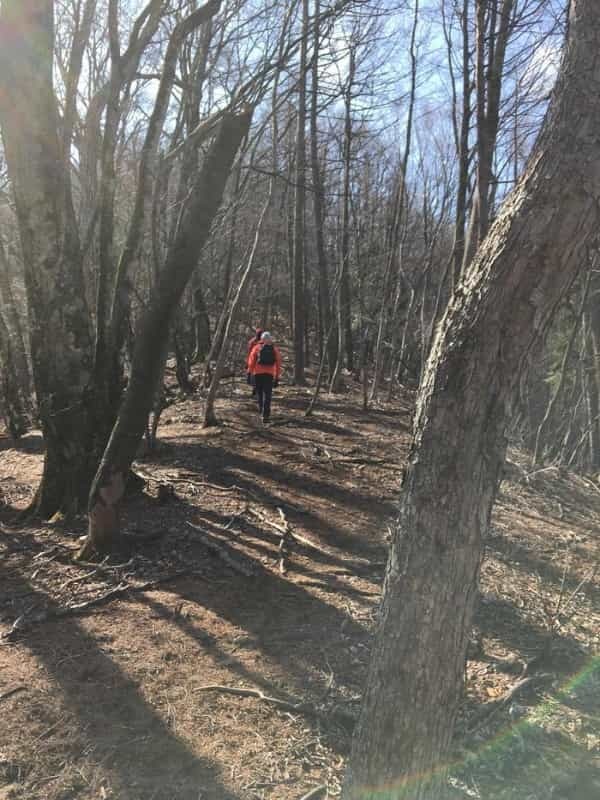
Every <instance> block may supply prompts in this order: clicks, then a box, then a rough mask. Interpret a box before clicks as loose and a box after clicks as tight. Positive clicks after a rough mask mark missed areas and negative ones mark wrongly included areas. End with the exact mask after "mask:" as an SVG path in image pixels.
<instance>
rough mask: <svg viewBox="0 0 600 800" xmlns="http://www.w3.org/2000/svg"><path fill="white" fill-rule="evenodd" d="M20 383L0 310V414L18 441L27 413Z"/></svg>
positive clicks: (7, 331)
mask: <svg viewBox="0 0 600 800" xmlns="http://www.w3.org/2000/svg"><path fill="white" fill-rule="evenodd" d="M20 383H21V382H20V380H19V377H18V374H17V369H16V366H15V359H14V352H13V346H12V341H11V336H10V332H9V330H8V328H7V327H6V325H5V324H4V319H3V318H2V311H1V310H0V413H1V414H2V416H3V417H4V421H5V423H6V427H7V428H8V432H9V433H10V435H11V436H12V438H13V439H18V438H19V436H22V435H23V434H24V433H25V431H26V430H27V413H26V410H25V404H24V402H23V394H22V389H21V385H20Z"/></svg>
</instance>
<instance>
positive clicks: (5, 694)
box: [0, 686, 27, 703]
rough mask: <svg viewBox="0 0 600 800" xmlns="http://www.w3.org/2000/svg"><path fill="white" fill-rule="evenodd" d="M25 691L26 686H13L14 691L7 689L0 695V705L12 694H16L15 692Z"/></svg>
mask: <svg viewBox="0 0 600 800" xmlns="http://www.w3.org/2000/svg"><path fill="white" fill-rule="evenodd" d="M25 691H27V687H26V686H15V688H14V689H9V690H8V691H7V692H3V693H2V694H0V703H1V702H2V701H3V700H8V698H9V697H12V696H13V694H17V692H25Z"/></svg>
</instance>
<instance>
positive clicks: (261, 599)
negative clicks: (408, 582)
mask: <svg viewBox="0 0 600 800" xmlns="http://www.w3.org/2000/svg"><path fill="white" fill-rule="evenodd" d="M173 591H174V592H176V593H177V594H178V595H179V597H180V598H181V600H182V601H185V602H189V603H194V604H197V605H199V606H201V607H203V608H205V609H208V610H210V611H211V612H212V613H214V614H216V615H218V616H219V617H220V618H221V619H224V620H227V621H228V622H229V623H230V624H231V625H234V626H235V627H237V628H240V629H242V630H244V631H245V632H246V633H247V634H248V635H249V636H251V638H252V640H253V642H254V643H255V647H256V648H257V649H258V650H260V652H261V653H262V654H263V655H264V656H266V657H267V658H268V659H269V660H270V661H271V662H272V663H273V664H277V665H278V666H279V667H280V668H281V669H282V670H283V671H284V672H285V674H286V676H287V677H288V678H289V681H290V682H291V683H292V685H293V691H294V692H298V693H300V694H301V695H303V696H305V697H307V698H308V699H314V694H315V692H317V693H318V691H320V690H322V688H323V687H322V685H321V686H317V685H316V679H315V675H316V673H319V674H322V675H323V676H326V675H327V673H328V671H329V667H328V664H329V666H330V667H331V669H332V670H333V673H334V676H335V683H336V686H337V687H345V688H346V689H352V690H356V688H357V687H358V686H360V685H362V681H363V680H364V677H365V673H366V667H367V655H368V653H367V645H368V642H369V641H370V633H369V631H368V629H367V627H366V624H361V623H359V622H358V621H357V620H356V619H355V618H354V617H353V616H352V615H351V614H349V613H346V612H344V611H342V610H341V609H339V608H336V607H335V606H333V605H330V604H329V603H326V602H324V601H323V600H322V599H320V598H319V597H316V596H315V595H314V594H312V593H310V592H307V591H306V589H305V588H303V587H302V586H299V585H298V584H296V583H293V582H291V581H289V580H285V579H283V578H281V577H279V576H278V575H276V574H275V573H272V572H270V571H269V570H265V569H263V570H262V571H261V572H260V573H259V574H257V575H256V576H254V577H249V578H246V577H242V576H235V577H232V578H231V581H230V582H229V584H228V587H227V591H214V587H211V586H210V584H203V583H201V582H199V581H194V580H191V579H186V578H182V579H181V580H180V581H178V582H177V584H176V585H175V586H174V587H173ZM354 602H356V601H354ZM359 602H360V601H359ZM360 613H361V614H362V613H364V616H365V620H366V618H367V617H368V616H369V615H370V609H365V610H364V612H363V611H361V612H360ZM369 621H370V619H369ZM351 647H352V651H351ZM357 648H358V650H360V651H361V657H360V658H357V657H356V655H355V654H356V652H357ZM363 651H364V652H363Z"/></svg>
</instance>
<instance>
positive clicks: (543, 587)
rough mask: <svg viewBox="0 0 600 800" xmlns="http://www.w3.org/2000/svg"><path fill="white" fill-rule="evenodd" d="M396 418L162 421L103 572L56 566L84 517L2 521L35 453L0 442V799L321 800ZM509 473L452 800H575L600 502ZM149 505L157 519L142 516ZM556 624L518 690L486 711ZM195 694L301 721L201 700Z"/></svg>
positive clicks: (366, 594)
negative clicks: (246, 692) (550, 643)
mask: <svg viewBox="0 0 600 800" xmlns="http://www.w3.org/2000/svg"><path fill="white" fill-rule="evenodd" d="M411 402H412V401H411V397H410V396H408V395H407V396H406V397H404V398H403V399H402V400H401V401H400V402H398V403H396V404H394V405H393V406H389V407H385V408H384V407H382V408H377V409H374V410H372V411H369V412H368V413H366V414H364V413H363V412H362V411H361V409H360V401H359V398H358V395H356V396H354V395H345V396H343V397H342V398H331V397H327V398H325V399H324V401H323V403H322V404H321V405H320V407H319V410H318V412H317V413H316V414H315V416H314V417H312V418H309V419H307V418H305V417H304V415H303V412H302V409H303V408H304V407H305V406H306V404H307V396H306V395H304V394H303V393H302V391H301V390H296V389H292V388H283V389H282V390H281V391H280V392H279V393H278V397H277V399H276V403H275V407H274V417H273V422H272V424H271V425H270V426H269V427H268V428H263V427H262V426H261V425H260V424H259V421H258V419H257V417H256V415H255V413H254V409H253V407H252V404H251V400H250V398H249V397H248V396H247V390H246V388H245V387H243V388H235V387H233V388H232V391H231V393H230V396H229V397H228V398H227V399H226V400H224V401H221V402H220V403H219V406H218V411H219V413H220V414H221V415H222V419H223V423H224V424H223V425H222V426H221V427H220V428H216V429H210V430H209V431H207V432H204V431H202V430H200V428H199V419H200V418H201V415H200V401H199V400H185V401H182V402H178V403H176V404H174V405H172V406H171V407H169V408H168V409H167V410H166V411H165V413H164V415H163V421H162V425H161V428H160V431H159V437H160V444H159V447H158V449H157V451H156V452H155V453H154V454H152V455H146V456H143V457H141V458H140V459H139V461H138V463H137V468H138V471H139V473H140V474H141V475H143V477H144V478H145V479H146V481H147V489H146V492H145V494H144V495H142V496H139V497H137V498H135V499H133V500H131V501H130V502H129V503H128V505H127V509H126V515H125V517H126V525H125V532H126V535H127V537H128V539H127V540H128V541H130V542H131V545H132V547H131V556H130V557H125V558H124V560H123V562H122V563H121V564H109V563H104V564H101V565H75V564H73V562H72V560H71V556H72V553H73V551H74V549H75V548H76V547H77V540H78V537H79V536H81V535H82V534H83V532H84V520H83V519H81V520H76V521H75V522H68V523H63V524H61V523H60V522H58V523H57V524H54V525H51V524H44V525H42V524H35V525H29V526H23V525H20V526H15V525H14V524H12V523H11V522H10V520H11V511H12V510H13V509H14V508H17V507H23V506H24V505H26V503H27V500H28V498H30V497H31V495H32V493H33V491H34V489H35V485H36V481H37V479H38V477H39V472H40V467H41V452H40V448H41V440H40V438H39V436H36V435H30V436H28V437H26V438H25V439H24V440H23V442H21V443H20V444H19V447H18V448H14V447H12V446H11V444H10V443H9V442H8V441H7V440H6V439H4V440H1V439H0V486H1V489H2V498H3V502H4V507H3V511H2V516H1V517H0V519H2V520H4V522H3V523H2V528H1V529H0V634H4V638H3V639H2V640H1V643H0V705H1V708H0V711H1V712H3V716H4V723H3V725H2V728H1V730H0V800H9V798H10V800H25V799H26V800H38V799H39V800H42V798H44V800H67V799H68V798H81V799H82V800H92V798H93V800H98V798H111V797H113V798H119V800H200V799H202V800H209V799H211V800H255V799H258V798H277V799H278V800H296V799H297V798H299V797H301V796H302V794H303V793H304V792H306V791H307V790H308V789H309V788H311V787H313V786H316V785H318V784H322V783H325V784H327V785H328V789H329V796H331V797H335V796H337V795H338V793H339V787H340V780H341V776H342V774H343V767H344V759H345V757H346V756H347V753H348V747H349V743H350V736H351V727H352V719H353V717H354V716H355V714H356V711H357V708H358V703H357V701H358V700H359V697H360V692H361V686H362V684H363V681H364V678H365V674H366V668H367V662H368V652H369V642H370V635H371V631H372V627H373V623H374V621H375V618H376V613H377V602H378V598H379V592H380V586H381V579H382V576H383V571H384V565H385V555H386V539H387V537H388V530H389V526H390V525H391V523H392V520H393V517H394V514H395V508H396V506H395V503H396V500H397V496H398V487H399V481H400V476H401V469H402V465H403V461H404V459H405V457H406V453H407V447H408V444H409V431H410V417H411ZM509 466H510V468H509V470H508V472H507V479H506V480H505V481H504V482H503V484H502V491H501V494H500V498H499V502H498V504H497V508H496V511H495V514H494V525H493V530H492V532H491V535H490V539H489V543H488V555H487V558H486V561H485V563H484V566H483V585H482V602H481V604H480V611H479V614H478V620H477V626H478V627H477V631H476V633H475V635H474V640H473V653H472V660H470V661H469V665H468V680H467V694H466V697H465V703H464V708H463V714H462V717H461V720H460V722H459V730H458V732H457V745H456V758H457V764H458V766H457V769H456V774H455V777H454V779H453V780H454V785H455V788H456V793H457V797H467V796H480V797H482V798H491V797H494V798H496V797H497V798H509V797H510V798H512V797H517V796H518V797H531V798H538V797H539V798H540V800H541V799H542V798H544V800H546V798H548V797H565V798H568V797H571V796H572V797H576V796H577V795H575V794H572V795H571V794H569V792H570V791H571V788H570V787H571V784H572V783H573V779H574V778H577V781H576V783H578V785H579V786H587V785H588V784H589V786H590V787H592V789H593V787H594V786H595V784H594V781H595V779H596V776H597V772H596V770H597V769H598V763H597V762H598V759H599V758H600V732H599V731H598V719H599V718H600V705H599V700H598V697H599V696H600V693H599V692H598V688H599V686H600V680H599V678H598V669H597V661H594V659H593V654H594V653H598V651H599V650H600V647H599V645H600V642H599V638H598V636H599V632H600V581H599V578H598V572H596V573H595V574H593V565H594V564H595V563H596V562H597V559H598V555H599V553H600V546H599V542H598V523H599V522H600V492H599V490H598V488H597V487H596V486H595V485H594V484H592V483H591V482H589V481H586V480H584V479H582V478H578V477H576V476H574V475H571V474H558V473H556V472H555V471H547V472H544V473H538V474H536V475H532V476H530V477H528V468H527V466H526V463H525V461H524V460H523V458H522V456H521V455H520V454H518V453H512V454H511V464H510V465H509ZM161 485H164V486H170V487H172V488H173V489H174V492H175V497H173V498H171V499H170V500H168V501H167V502H165V503H161V502H160V501H159V496H160V495H161V492H163V491H164V490H161V489H159V487H160V486H161ZM286 526H289V531H290V533H289V534H288V536H287V537H286V543H285V546H284V549H285V551H286V552H285V558H284V564H283V567H284V569H283V572H282V570H281V551H280V543H281V539H282V532H283V531H284V530H285V529H286ZM207 542H209V543H210V548H209V547H208V546H207ZM223 556H224V557H223ZM224 558H225V559H226V560H224ZM177 575H179V577H177ZM150 581H161V582H160V583H156V584H155V585H154V586H151V587H150V588H148V587H147V586H146V585H147V584H148V582H150ZM128 586H129V587H131V588H132V591H128V592H125V593H124V594H122V595H120V596H119V597H117V598H116V599H115V598H111V597H107V598H106V601H105V602H104V603H103V604H101V605H98V606H94V607H90V608H83V609H81V608H80V609H76V608H74V606H76V605H78V604H79V605H80V604H83V603H86V602H88V601H90V600H92V599H94V598H99V597H100V596H102V595H106V594H107V593H108V592H109V591H111V590H113V589H115V587H121V588H123V589H125V588H126V587H128ZM144 587H146V588H145V589H144ZM136 589H137V590H136ZM557 607H558V610H559V612H562V616H561V613H559V614H558V616H557V615H556V614H555V613H554V612H555V611H556V609H557ZM67 608H70V612H69V613H68V614H65V611H64V610H65V609H67ZM554 617H557V618H556V619H554ZM19 618H21V619H20V622H19V623H18V624H17V625H16V626H15V620H18V619H19ZM552 625H554V648H553V652H552V655H551V657H549V658H547V663H545V664H542V663H541V659H538V662H540V663H538V664H536V663H534V664H532V665H531V666H530V667H529V670H530V672H531V674H532V675H534V676H536V677H535V681H534V682H532V683H531V684H530V686H529V687H528V689H529V690H530V691H529V692H528V693H527V694H523V696H521V695H519V696H518V697H515V698H514V701H512V702H511V703H505V704H501V703H500V702H496V701H500V700H502V699H504V698H505V697H506V692H507V691H508V690H509V689H510V688H511V686H514V685H515V683H516V681H517V680H518V679H519V674H520V673H521V671H522V669H523V667H524V665H525V663H526V662H527V661H530V660H531V659H533V657H534V656H536V655H539V654H541V653H543V652H544V648H545V644H546V642H547V639H548V637H547V632H548V630H549V629H550V627H551V626H552ZM11 631H12V632H11ZM7 634H8V635H7ZM536 668H537V669H536ZM540 676H541V677H540ZM544 676H546V677H544ZM569 676H579V680H578V681H574V682H572V683H569V680H570V678H569ZM213 685H215V686H223V687H244V688H247V689H248V688H250V689H259V690H261V691H262V692H263V693H264V694H265V695H268V696H271V697H276V698H278V699H282V700H287V701H289V702H290V703H301V704H302V705H301V706H300V707H299V708H298V709H282V708H278V707H276V706H274V705H272V704H270V703H268V702H265V701H264V700H261V699H258V698H256V697H248V696H241V695H233V694H229V693H225V692H223V691H220V690H208V691H198V690H199V689H200V688H202V687H207V686H213ZM13 689H20V691H17V692H14V693H12V694H10V695H9V694H7V693H9V692H11V691H12V690H13ZM486 704H487V705H486ZM517 721H518V725H516V724H515V723H516V722H517ZM471 728H475V730H471V732H470V733H466V731H468V730H469V729H471ZM499 731H504V732H505V736H504V737H503V745H502V747H496V749H492V752H491V753H490V752H489V748H486V747H485V742H486V741H488V740H492V741H497V739H494V738H493V737H494V735H495V734H497V733H498V732H499ZM515 731H518V734H517V733H515ZM546 752H547V753H548V760H549V766H548V765H546V767H544V768H543V769H542V763H545V758H546V757H545V755H544V754H545V753H546ZM507 769H508V772H507ZM582 776H583V777H582ZM586 781H587V783H586ZM473 787H477V789H476V791H478V792H479V795H477V794H473V792H474V791H475V790H474V789H473ZM517 787H518V790H519V793H518V794H515V791H516V790H517ZM592 789H590V791H592ZM594 791H595V790H594ZM511 792H512V793H511ZM550 792H554V794H550ZM561 792H562V794H561ZM596 796H597V795H596V794H590V795H589V797H590V798H592V797H596ZM581 797H582V798H587V795H586V794H582V795H581Z"/></svg>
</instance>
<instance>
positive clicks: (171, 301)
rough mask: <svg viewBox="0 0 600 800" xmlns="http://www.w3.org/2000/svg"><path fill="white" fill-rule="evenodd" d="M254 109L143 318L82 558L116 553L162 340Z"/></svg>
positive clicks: (210, 161)
mask: <svg viewBox="0 0 600 800" xmlns="http://www.w3.org/2000/svg"><path fill="white" fill-rule="evenodd" d="M251 118H252V112H251V110H247V111H245V112H244V113H241V114H239V115H236V116H233V115H227V116H225V117H224V119H223V120H222V122H221V123H220V126H219V129H218V133H217V134H216V136H215V140H214V142H213V144H212V146H211V148H210V150H209V152H208V154H207V155H206V157H205V160H204V163H203V165H202V168H201V170H200V172H199V173H198V175H197V177H196V180H195V181H194V184H193V187H192V190H191V196H190V199H189V202H188V205H187V207H186V210H185V212H184V216H183V219H182V222H181V225H180V226H179V230H178V233H177V236H176V238H175V240H174V242H173V245H172V247H171V249H170V251H169V254H168V256H167V260H166V263H165V266H164V269H163V272H162V275H161V277H160V281H159V283H158V286H157V287H156V289H155V291H154V293H153V296H152V297H151V300H150V303H149V306H148V309H147V311H146V312H145V313H144V315H143V316H142V318H141V320H140V323H139V327H138V331H137V335H136V337H135V350H134V353H133V361H132V365H131V377H130V380H129V384H128V387H127V391H126V393H125V398H124V401H123V405H122V407H121V410H120V412H119V416H118V419H117V422H116V425H115V427H114V429H113V432H112V435H111V437H110V441H109V443H108V446H107V448H106V451H105V453H104V456H103V458H102V462H101V464H100V467H99V468H98V471H97V473H96V477H95V478H94V483H93V485H92V490H91V492H90V500H89V530H88V537H87V539H86V541H85V543H84V545H83V547H82V550H81V556H82V557H83V558H87V557H89V556H90V555H92V554H93V553H96V554H102V553H107V552H111V551H112V550H113V549H114V548H115V547H116V546H117V545H118V538H119V506H120V502H121V500H122V497H123V494H124V490H125V478H126V476H127V474H128V471H129V468H130V466H131V463H132V461H133V459H134V458H135V454H136V451H137V448H138V445H139V442H140V439H141V437H142V435H143V433H144V429H145V427H146V422H147V419H148V414H149V412H150V408H151V405H152V391H151V389H152V387H154V386H155V385H156V381H157V374H158V372H159V371H160V368H161V358H160V354H161V343H162V342H163V341H164V340H165V338H166V337H167V336H168V332H169V327H170V324H171V322H172V320H173V315H174V314H175V311H176V309H177V305H178V303H179V300H180V299H181V296H182V294H183V292H184V290H185V287H186V285H187V283H188V281H189V280H190V278H191V275H192V273H193V271H194V268H195V267H196V264H197V262H198V257H199V255H200V251H201V250H202V248H203V246H204V244H205V243H206V240H207V239H208V236H209V232H210V227H211V224H212V221H213V219H214V217H215V214H216V213H217V210H218V208H219V206H220V204H221V200H222V197H223V192H224V190H225V184H226V182H227V179H228V177H229V174H230V171H231V166H232V164H233V160H234V158H235V155H236V153H237V151H238V148H239V146H240V144H241V142H242V140H243V139H244V137H245V136H246V135H247V133H248V130H249V127H250V122H251Z"/></svg>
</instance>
